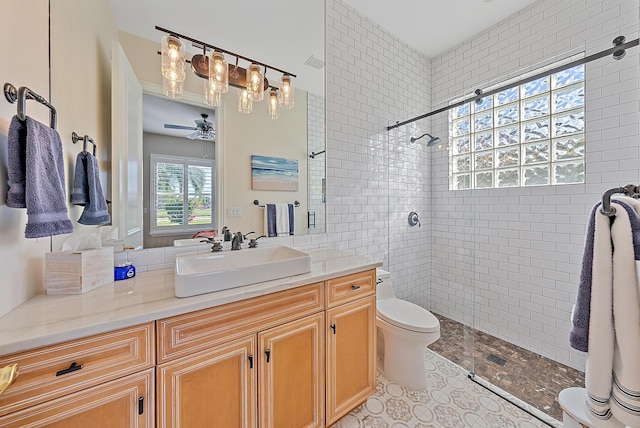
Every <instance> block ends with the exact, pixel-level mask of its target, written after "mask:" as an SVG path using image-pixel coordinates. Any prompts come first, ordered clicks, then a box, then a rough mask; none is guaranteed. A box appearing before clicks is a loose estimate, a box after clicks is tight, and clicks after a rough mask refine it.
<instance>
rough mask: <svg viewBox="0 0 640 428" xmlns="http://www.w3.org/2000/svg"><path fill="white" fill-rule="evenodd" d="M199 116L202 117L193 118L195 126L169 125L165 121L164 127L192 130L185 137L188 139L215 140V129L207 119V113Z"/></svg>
mask: <svg viewBox="0 0 640 428" xmlns="http://www.w3.org/2000/svg"><path fill="white" fill-rule="evenodd" d="M200 116H202V119H196V120H194V122H195V123H196V126H183V125H171V124H169V123H165V124H164V127H165V128H167V129H185V130H189V131H194V132H192V133H191V134H189V135H187V138H188V139H190V140H196V139H197V140H207V141H213V140H215V137H216V131H215V129H214V128H213V123H212V122H209V121H208V120H207V118H208V117H209V115H208V114H205V113H201V114H200Z"/></svg>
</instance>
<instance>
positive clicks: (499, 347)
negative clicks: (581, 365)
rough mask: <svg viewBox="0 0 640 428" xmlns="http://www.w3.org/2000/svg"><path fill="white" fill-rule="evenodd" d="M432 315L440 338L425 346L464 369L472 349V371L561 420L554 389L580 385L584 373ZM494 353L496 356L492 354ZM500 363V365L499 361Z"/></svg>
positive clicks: (469, 363)
mask: <svg viewBox="0 0 640 428" xmlns="http://www.w3.org/2000/svg"><path fill="white" fill-rule="evenodd" d="M434 315H435V316H436V317H437V318H438V320H440V335H441V337H440V339H439V340H438V341H436V342H434V343H432V344H431V345H429V347H428V348H429V349H431V350H433V351H435V352H437V353H438V354H440V355H442V356H443V357H444V358H446V359H448V360H450V361H452V362H454V363H455V364H458V365H459V366H461V367H464V368H465V369H470V368H471V360H472V358H471V357H472V356H471V349H475V374H476V376H479V377H481V378H483V379H485V380H487V381H488V382H490V383H492V384H493V385H496V386H497V387H499V388H501V389H503V390H504V391H506V392H507V393H509V394H511V395H514V396H516V397H518V398H519V399H521V400H523V401H525V402H527V403H528V404H530V405H531V406H533V407H535V408H537V409H538V410H541V411H542V412H544V413H546V414H548V415H549V416H551V417H553V418H554V419H557V420H559V421H561V420H562V409H561V408H560V405H559V404H558V393H559V392H560V391H562V390H563V389H564V388H568V387H571V386H578V387H584V373H583V372H581V371H579V370H576V369H573V368H571V367H568V366H565V365H563V364H560V363H557V362H555V361H553V360H551V359H549V358H545V357H543V356H540V355H538V354H536V353H534V352H531V351H528V350H526V349H523V348H521V347H519V346H516V345H513V344H511V343H509V342H506V341H504V340H501V339H498V338H496V337H493V336H491V335H489V334H486V333H483V332H480V331H478V330H473V332H474V334H473V336H474V337H472V335H471V334H470V333H471V329H467V330H468V332H467V334H466V335H465V333H464V326H463V324H461V323H459V322H456V321H453V320H451V319H449V318H445V317H443V316H441V315H438V314H435V313H434ZM496 357H497V358H496ZM501 364H502V365H501Z"/></svg>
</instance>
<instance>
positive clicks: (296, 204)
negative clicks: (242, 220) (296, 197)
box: [253, 199, 300, 208]
mask: <svg viewBox="0 0 640 428" xmlns="http://www.w3.org/2000/svg"><path fill="white" fill-rule="evenodd" d="M253 205H256V206H258V207H260V208H264V207H265V206H264V205H260V201H258V200H257V199H254V200H253ZM293 206H294V207H296V208H298V207H299V206H300V202H298V201H293Z"/></svg>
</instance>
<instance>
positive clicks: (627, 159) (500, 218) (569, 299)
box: [431, 0, 640, 369]
mask: <svg viewBox="0 0 640 428" xmlns="http://www.w3.org/2000/svg"><path fill="white" fill-rule="evenodd" d="M639 10H640V6H639V2H638V1H637V0H631V1H629V0H613V1H607V2H602V1H595V0H587V1H584V0H581V1H575V0H572V1H566V0H541V1H539V2H536V3H535V4H534V5H533V6H531V7H529V8H527V9H524V10H522V11H521V12H519V13H517V14H516V15H513V16H512V17H510V18H509V19H506V20H504V21H502V22H500V23H499V24H497V25H495V26H494V27H492V28H490V29H489V30H487V31H485V32H483V33H482V34H480V35H478V36H476V37H474V38H473V39H472V40H469V41H467V42H465V43H463V44H461V45H459V46H458V47H456V48H455V49H452V50H451V51H449V52H447V53H445V54H443V55H441V56H439V57H437V58H434V59H433V60H432V76H433V87H432V90H433V99H432V100H433V105H434V106H436V107H438V106H442V105H446V104H447V103H448V102H449V100H451V99H454V98H458V97H460V96H462V95H469V94H472V93H473V91H474V90H475V89H476V88H483V87H486V86H488V85H489V84H490V83H495V82H496V81H500V80H506V79H507V78H511V77H514V76H517V75H518V74H520V73H522V72H526V71H528V70H529V69H535V68H536V67H539V66H541V65H545V64H548V63H551V62H553V61H555V60H558V59H561V58H564V57H565V56H568V54H574V53H578V52H581V51H584V52H585V54H586V55H589V54H593V53H595V52H599V51H600V50H603V49H607V48H609V47H611V46H612V41H613V39H614V37H616V36H618V35H624V36H626V38H627V40H632V39H635V38H637V37H638V16H639ZM638 64H639V56H638V49H636V48H634V49H630V50H628V51H627V56H626V57H625V58H624V59H623V60H622V61H614V60H612V59H611V58H609V57H608V58H603V59H600V60H597V61H595V62H591V63H589V64H588V65H587V66H586V97H585V100H586V112H585V115H586V131H587V132H586V141H587V142H586V177H585V179H586V182H585V184H581V185H567V186H545V187H533V188H511V189H490V190H476V191H449V176H448V171H449V168H448V162H449V157H448V153H447V151H446V150H439V151H435V153H434V155H435V156H434V157H433V159H432V171H433V174H432V176H431V183H432V185H431V187H432V199H431V202H432V204H431V206H432V211H431V213H432V217H433V220H432V221H433V230H434V233H433V248H432V254H433V257H432V259H431V262H432V279H431V303H432V306H431V309H432V310H434V311H435V312H438V313H440V314H442V315H445V316H447V317H450V318H453V319H456V320H458V321H461V322H466V323H469V318H468V317H469V316H470V315H471V314H473V313H474V311H473V310H472V309H473V308H474V307H475V317H474V318H475V327H476V328H478V329H479V330H482V331H485V332H487V333H489V334H492V335H494V336H497V337H500V338H503V339H506V340H508V341H510V342H512V343H515V344H516V345H519V346H522V347H524V348H526V349H530V350H532V351H534V352H537V353H539V354H542V355H544V356H546V357H549V358H552V359H554V360H556V361H559V362H561V363H563V364H567V365H569V366H571V367H574V368H578V369H584V355H583V354H582V353H580V352H577V351H574V350H572V349H571V348H570V347H569V344H568V336H569V330H570V313H571V307H572V305H573V303H574V302H575V295H576V290H577V285H578V282H579V274H580V267H581V260H582V250H583V242H584V231H585V225H586V221H587V217H588V214H589V211H590V209H591V207H592V206H593V204H594V203H595V202H596V201H598V199H599V197H600V195H601V194H602V192H603V191H605V190H607V189H608V188H610V187H617V186H620V185H624V184H628V183H637V182H638V180H639V179H640V163H639V161H638V159H639V156H640V144H638V135H639V123H640V115H639V114H638V112H639V111H640V108H639V107H640V101H639V100H640V96H639V85H638V80H639V73H638ZM432 124H433V126H434V131H435V132H436V133H439V135H446V134H447V128H448V124H447V116H446V115H438V116H435V117H434V118H433V120H432ZM461 248H465V249H468V250H469V253H464V252H461V251H460V249H461ZM474 289H475V301H474V299H473V291H474Z"/></svg>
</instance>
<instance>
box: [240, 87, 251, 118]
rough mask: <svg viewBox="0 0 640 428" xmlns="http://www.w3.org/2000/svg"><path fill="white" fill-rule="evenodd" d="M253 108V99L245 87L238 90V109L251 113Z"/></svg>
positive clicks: (241, 111)
mask: <svg viewBox="0 0 640 428" xmlns="http://www.w3.org/2000/svg"><path fill="white" fill-rule="evenodd" d="M252 110H253V100H252V99H251V96H250V95H249V91H247V89H246V88H245V89H242V90H240V97H238V111H239V112H240V113H251V111H252Z"/></svg>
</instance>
